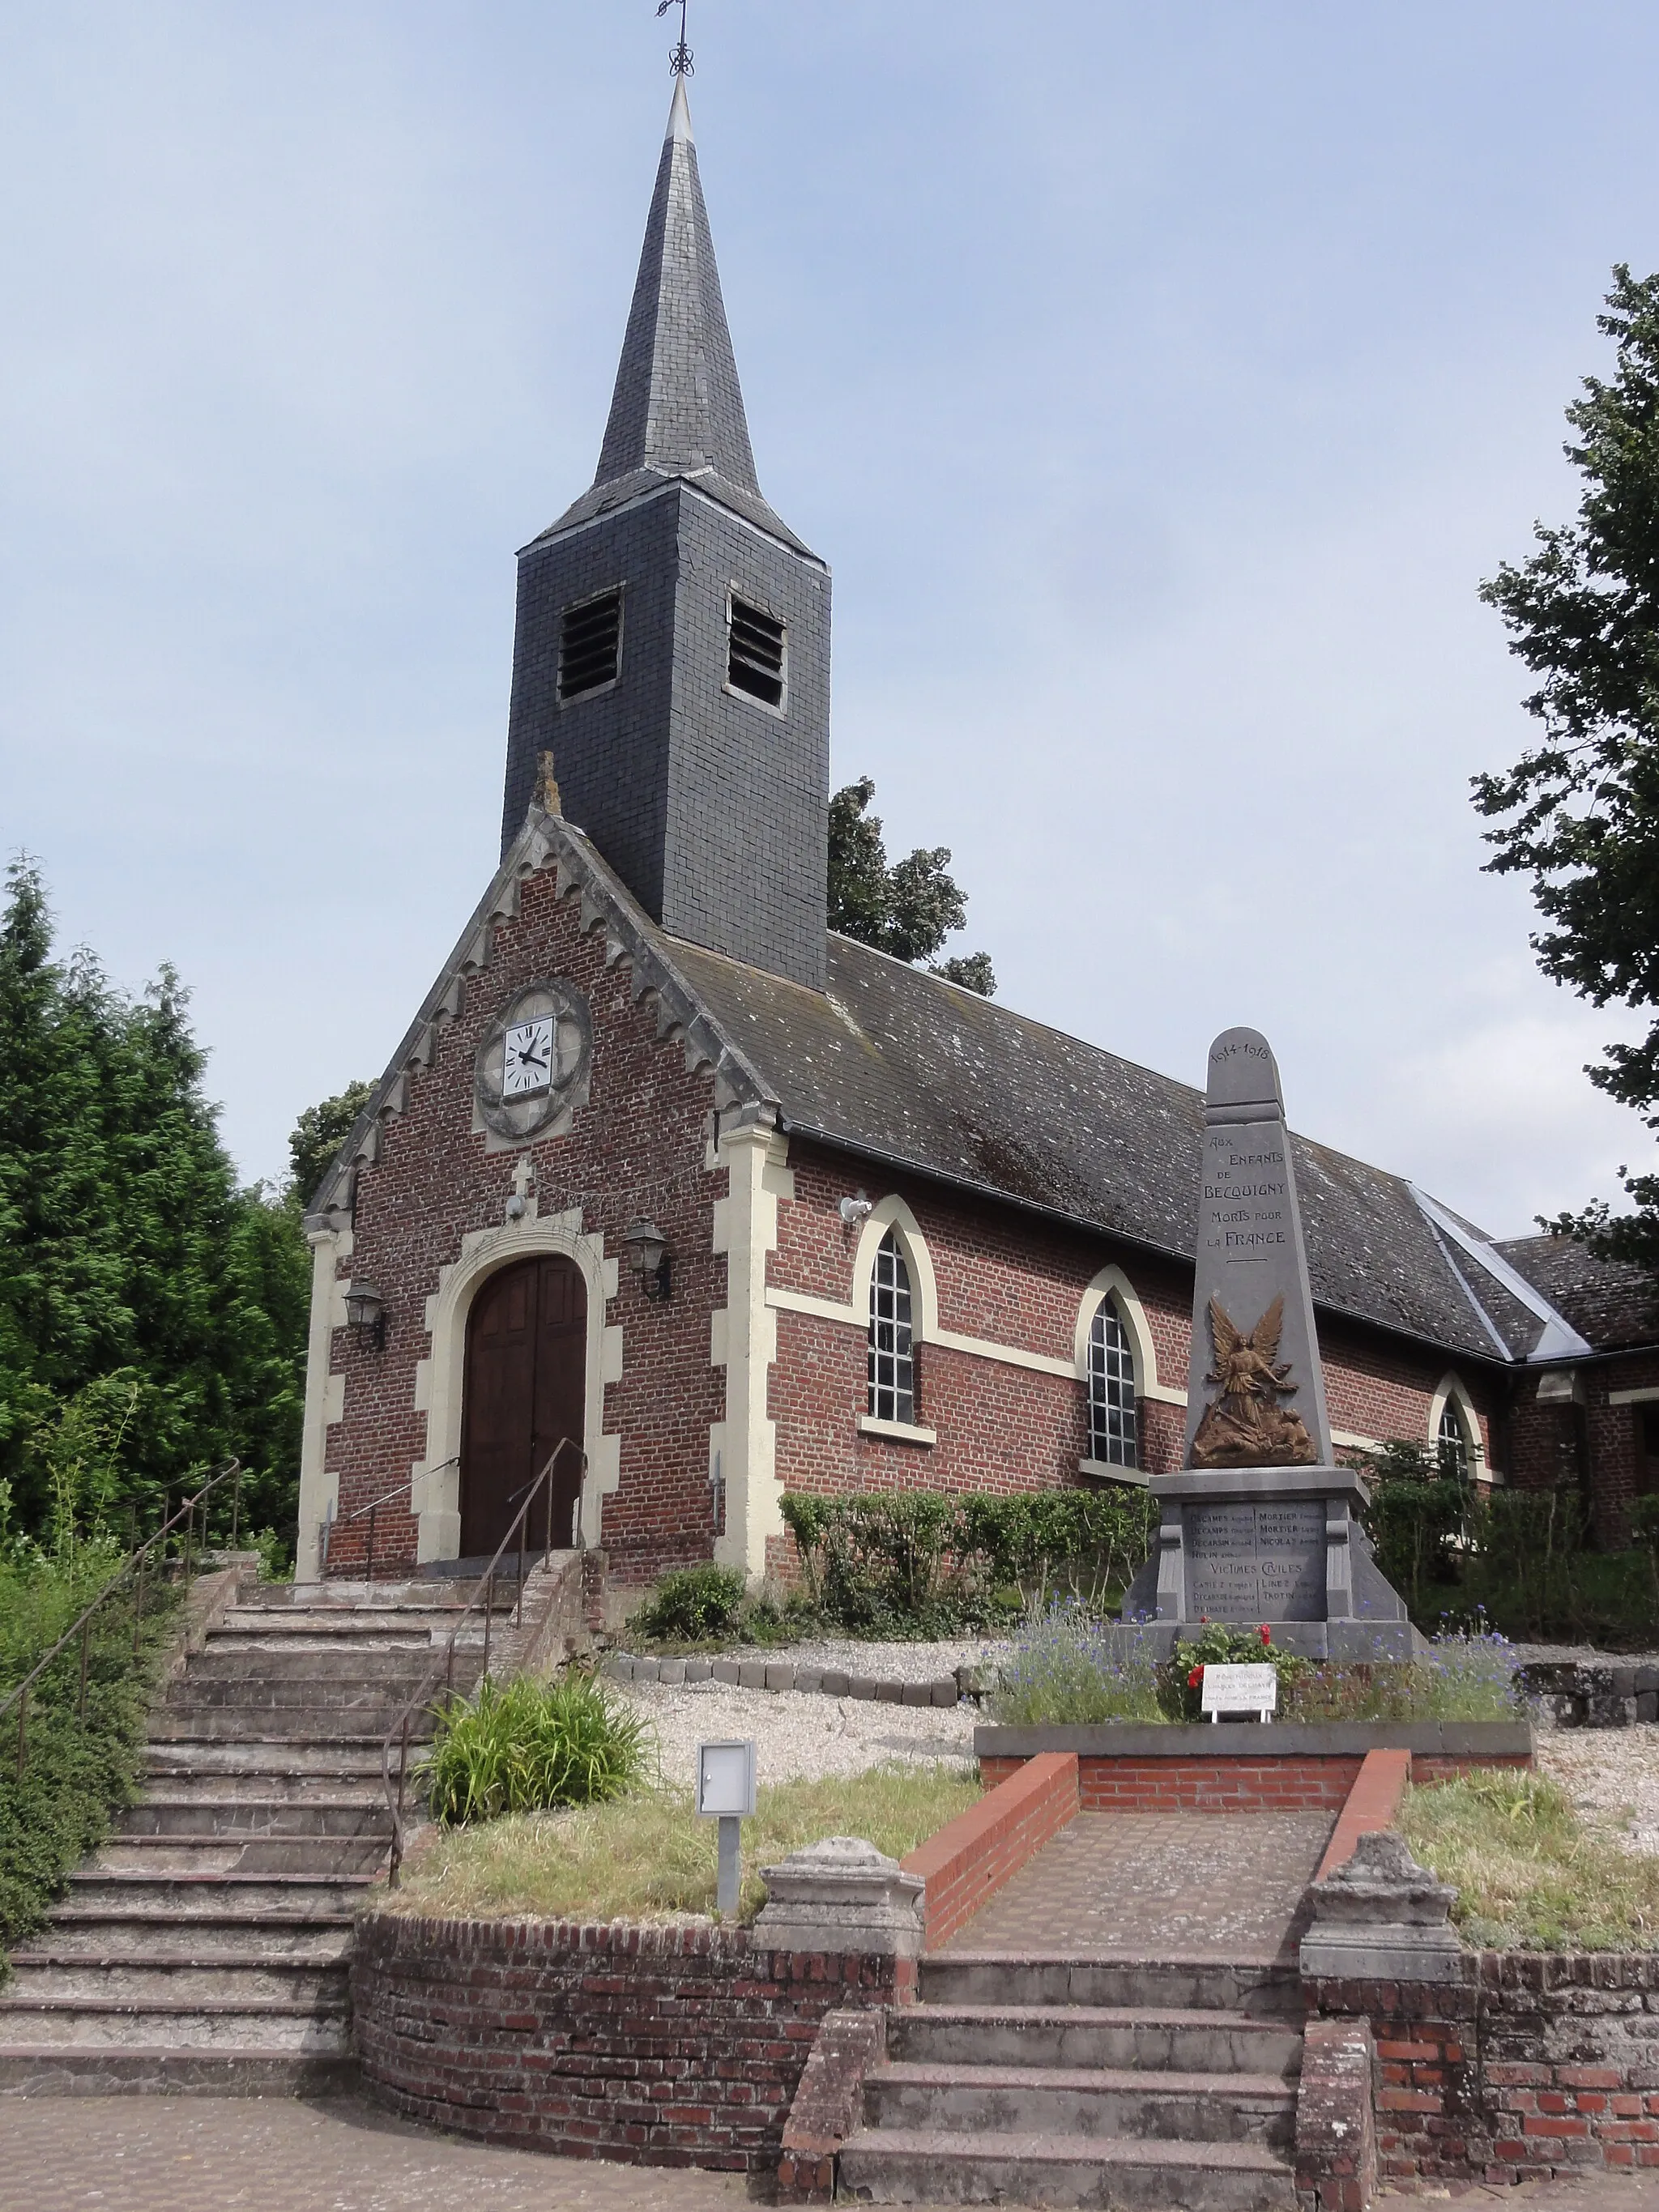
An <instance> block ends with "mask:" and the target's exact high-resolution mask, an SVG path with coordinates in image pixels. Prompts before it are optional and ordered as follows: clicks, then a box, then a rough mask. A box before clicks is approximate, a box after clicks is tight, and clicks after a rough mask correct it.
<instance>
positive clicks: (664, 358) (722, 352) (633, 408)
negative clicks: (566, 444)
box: [526, 77, 807, 553]
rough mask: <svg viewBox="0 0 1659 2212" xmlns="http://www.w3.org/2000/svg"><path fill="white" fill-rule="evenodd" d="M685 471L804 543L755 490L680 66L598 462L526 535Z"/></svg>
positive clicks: (714, 494) (605, 508)
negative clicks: (585, 485) (561, 507)
mask: <svg viewBox="0 0 1659 2212" xmlns="http://www.w3.org/2000/svg"><path fill="white" fill-rule="evenodd" d="M682 477H683V478H685V479H688V480H690V482H692V483H696V487H697V489H699V490H700V491H702V493H704V494H705V495H706V496H707V497H708V498H710V499H712V500H714V501H718V502H719V503H720V505H721V506H722V507H729V508H730V509H731V510H732V513H734V514H738V515H741V516H742V517H743V519H744V521H746V522H752V523H753V524H754V525H755V526H757V528H758V529H761V530H764V531H766V532H769V534H770V535H771V536H773V537H775V538H781V539H782V540H783V542H784V543H785V544H787V545H790V546H793V548H794V549H795V550H797V551H798V552H802V553H804V552H805V551H806V550H807V549H806V547H805V546H804V545H803V544H801V542H800V540H799V538H797V537H796V536H795V535H794V533H793V531H791V530H789V529H788V528H787V526H785V524H784V523H782V522H781V520H779V518H778V517H777V515H776V514H775V513H773V511H772V509H771V507H769V506H768V505H767V503H766V501H765V500H764V499H763V497H762V495H761V488H760V479H759V477H757V475H756V473H755V455H754V451H753V448H752V447H750V442H749V419H748V416H746V414H745V413H744V404H743V391H742V387H741V386H740V385H739V384H738V364H737V360H736V357H735V356H734V355H733V353H732V333H731V331H730V330H729V328H728V327H727V325H726V301H725V300H724V298H723V297H722V295H721V292H720V270H719V269H718V268H717V267H716V266H715V262H714V237H713V234H712V233H711V232H710V230H709V228H708V208H707V207H706V205H705V204H704V202H703V197H702V179H701V178H700V177H699V175H698V173H697V149H696V146H695V144H694V143H692V138H691V111H690V107H689V106H688V105H687V102H686V97H685V80H684V77H680V78H678V79H676V81H675V86H674V102H673V106H671V109H670V110H669V115H668V132H667V136H666V137H665V138H664V140H663V148H662V158H661V160H660V161H659V162H658V165H657V183H656V189H655V191H654V192H653V194H652V199H651V212H650V214H649V216H647V218H646V225H645V242H644V244H643V246H641V250H640V267H639V274H638V276H637V277H636V278H635V283H634V301H633V305H632V307H630V308H629V315H628V329H627V332H626V334H625V336H624V337H623V350H622V360H621V362H620V364H619V365H618V367H617V382H616V387H615V390H614V391H613V392H612V394H611V415H610V419H609V421H608V422H606V424H605V441H604V443H603V445H602V446H601V447H600V448H599V469H598V471H597V472H596V474H595V476H594V478H593V483H592V489H589V490H587V491H586V492H584V493H583V494H582V496H581V497H580V499H579V500H577V501H574V504H573V505H571V506H570V507H567V508H566V510H565V512H564V513H562V515H561V516H560V517H559V519H558V520H557V521H556V523H554V524H553V525H552V526H551V527H550V529H547V530H544V532H542V533H541V537H540V538H536V539H534V540H532V543H534V544H541V543H542V542H543V540H544V539H545V538H556V537H557V536H559V535H560V534H561V533H562V532H564V531H567V530H572V529H574V528H575V527H576V526H578V525H579V524H580V523H584V522H589V521H592V519H593V518H594V516H595V515H599V514H604V513H608V512H609V511H610V510H611V508H612V507H621V506H623V505H626V504H627V502H628V501H629V500H633V499H637V498H639V497H640V496H641V495H642V494H645V493H647V492H650V491H652V490H654V489H659V488H660V487H661V486H662V485H664V484H666V483H671V482H673V481H674V480H676V479H677V478H682ZM526 550H528V548H526Z"/></svg>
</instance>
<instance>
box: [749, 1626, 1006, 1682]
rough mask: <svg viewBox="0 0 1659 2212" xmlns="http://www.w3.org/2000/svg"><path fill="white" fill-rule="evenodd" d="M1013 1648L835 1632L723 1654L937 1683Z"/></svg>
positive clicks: (980, 1640) (973, 1639)
mask: <svg viewBox="0 0 1659 2212" xmlns="http://www.w3.org/2000/svg"><path fill="white" fill-rule="evenodd" d="M1012 1648H1013V1647H1012V1644H1010V1643H1009V1642H1008V1640H1007V1638H1006V1637H1005V1638H1002V1639H1001V1640H1000V1642H991V1641H987V1638H984V1637H982V1636H970V1637H965V1638H957V1640H956V1641H955V1642H952V1643H945V1644H865V1643H860V1642H859V1641H858V1640H857V1639H856V1638H853V1637H850V1636H842V1637H836V1636H831V1637H824V1638H820V1639H818V1640H817V1641H816V1642H814V1643H811V1644H780V1645H779V1647H778V1649H777V1650H775V1651H771V1650H766V1651H762V1650H757V1648H756V1647H755V1645H753V1644H744V1646H743V1647H742V1649H741V1650H732V1651H722V1652H720V1653H719V1654H718V1656H719V1657H720V1658H722V1659H787V1661H788V1662H789V1664H790V1665H791V1666H792V1667H839V1668H843V1669H844V1670H845V1671H846V1672H847V1673H848V1674H872V1675H873V1676H874V1677H875V1678H876V1680H878V1681H884V1682H936V1681H938V1680H939V1677H940V1676H941V1675H943V1674H955V1673H956V1671H957V1668H958V1667H979V1666H983V1665H987V1664H989V1663H991V1662H994V1661H996V1660H999V1659H1000V1658H1002V1657H1004V1656H1006V1654H1007V1653H1008V1652H1009V1651H1010V1650H1012ZM709 1656H711V1657H713V1656H716V1655H715V1654H713V1653H711V1654H710V1655H709Z"/></svg>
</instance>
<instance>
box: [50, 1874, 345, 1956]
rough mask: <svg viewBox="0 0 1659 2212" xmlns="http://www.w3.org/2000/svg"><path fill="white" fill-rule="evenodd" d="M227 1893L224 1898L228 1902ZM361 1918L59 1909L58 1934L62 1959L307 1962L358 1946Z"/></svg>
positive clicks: (149, 1908)
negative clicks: (332, 1943)
mask: <svg viewBox="0 0 1659 2212" xmlns="http://www.w3.org/2000/svg"><path fill="white" fill-rule="evenodd" d="M225 1894H226V1893H225V1891H224V1890H223V1889H221V1891H220V1895H221V1896H223V1895H225ZM355 1917H356V1916H355V1915H354V1914H353V1913H351V1912H349V1911H337V1910H331V1909H328V1908H325V1907H323V1906H317V1907H314V1908H312V1909H309V1910H307V1909H305V1908H302V1907H294V1906H289V1907H288V1908H285V1909H280V1910H279V1909H277V1908H276V1907H274V1906H252V1907H251V1906H250V1905H249V1904H248V1902H247V1901H246V1899H244V1900H242V1901H241V1902H240V1904H239V1905H215V1904H212V1903H204V1904H200V1905H197V1906H195V1907H193V1908H188V1909H187V1908H185V1907H181V1906H179V1905H165V1904H161V1903H159V1902H156V1903H151V1904H147V1905H137V1904H127V1905H80V1904H73V1905H57V1906H55V1907H54V1908H53V1911H52V1920H51V1925H50V1932H51V1936H52V1948H53V1950H54V1951H57V1952H79V1953H80V1954H81V1955H82V1957H98V1958H106V1957H108V1956H111V1955H112V1954H119V1955H125V1957H128V1958H135V1957H136V1958H140V1959H142V1958H143V1957H145V1956H146V1955H147V1954H149V1951H150V1950H151V1949H152V1948H155V1949H156V1950H159V1951H176V1950H183V1949H186V1948H187V1949H189V1950H190V1951H191V1953H193V1954H197V1955H199V1956H203V1957H217V1958H221V1959H234V1958H238V1957H242V1956H246V1955H248V1954H258V1953H264V1952H270V1953H273V1954H277V1953H282V1952H284V1951H286V1952H288V1953H289V1954H290V1955H292V1954H304V1955H306V1956H317V1955H327V1954H319V1952H318V1950H317V1946H318V1945H319V1941H321V1940H322V1939H325V1938H327V1937H330V1936H337V1937H338V1938H339V1939H340V1942H341V1945H342V1947H343V1948H348V1947H349V1942H350V1936H351V1929H352V1925H353V1922H354V1919H355ZM343 1948H342V1951H341V1952H340V1953H337V1954H334V1955H343Z"/></svg>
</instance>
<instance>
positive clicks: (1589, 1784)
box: [1538, 1721, 1659, 1853]
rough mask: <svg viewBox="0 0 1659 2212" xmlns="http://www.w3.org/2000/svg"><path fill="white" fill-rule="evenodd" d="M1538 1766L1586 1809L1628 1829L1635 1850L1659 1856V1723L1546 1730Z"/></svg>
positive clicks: (1540, 1743) (1540, 1742) (1627, 1836)
mask: <svg viewBox="0 0 1659 2212" xmlns="http://www.w3.org/2000/svg"><path fill="white" fill-rule="evenodd" d="M1538 1765H1539V1768H1540V1771H1541V1772H1542V1773H1545V1774H1547V1775H1548V1776H1549V1777H1550V1778H1551V1780H1552V1781H1554V1782H1559V1784H1561V1787H1562V1788H1563V1789H1564V1790H1566V1791H1567V1793H1568V1794H1569V1796H1571V1799H1572V1802H1573V1803H1574V1804H1575V1805H1577V1807H1578V1808H1579V1809H1580V1811H1582V1812H1585V1813H1589V1814H1594V1815H1595V1817H1596V1818H1597V1819H1598V1820H1603V1821H1606V1822H1607V1824H1608V1825H1609V1826H1612V1827H1613V1828H1615V1829H1620V1830H1622V1831H1623V1832H1624V1835H1625V1839H1626V1842H1627V1843H1628V1844H1630V1845H1631V1847H1632V1849H1633V1850H1638V1851H1652V1852H1655V1853H1659V1724H1656V1723H1653V1722H1651V1721H1638V1723H1637V1724H1636V1725H1635V1726H1634V1727H1633V1728H1622V1729H1540V1730H1539V1731H1538Z"/></svg>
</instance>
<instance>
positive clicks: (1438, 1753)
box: [974, 1721, 1534, 1763]
mask: <svg viewBox="0 0 1659 2212" xmlns="http://www.w3.org/2000/svg"><path fill="white" fill-rule="evenodd" d="M1392 1750H1399V1751H1408V1752H1410V1753H1412V1754H1413V1756H1414V1757H1416V1758H1419V1759H1501V1760H1504V1761H1505V1762H1508V1761H1510V1760H1515V1759H1524V1760H1526V1761H1528V1763H1530V1761H1531V1759H1532V1757H1533V1750H1534V1740H1533V1730H1532V1724H1531V1723H1530V1722H1529V1721H1404V1722H1401V1721H1340V1722H1334V1723H1328V1724H1323V1725H1315V1724H1312V1723H1301V1722H1297V1721H1269V1722H1267V1723H1266V1725H1265V1726H1264V1725H1263V1723H1261V1722H1260V1721H1221V1722H1218V1723H1208V1722H1198V1723H1182V1722H1109V1723H1104V1724H1103V1725H1100V1726H1097V1727H1091V1728H1006V1727H1000V1726H997V1725H994V1724H991V1725H987V1726H986V1727H984V1728H977V1729H975V1730H974V1751H975V1755H976V1756H977V1757H978V1758H980V1759H1039V1758H1041V1757H1042V1755H1043V1754H1044V1753H1048V1752H1052V1751H1070V1752H1075V1753H1077V1755H1078V1757H1079V1759H1206V1760H1207V1759H1251V1760H1256V1759H1264V1758H1267V1759H1363V1758H1364V1756H1365V1754H1366V1753H1367V1752H1371V1751H1392Z"/></svg>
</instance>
